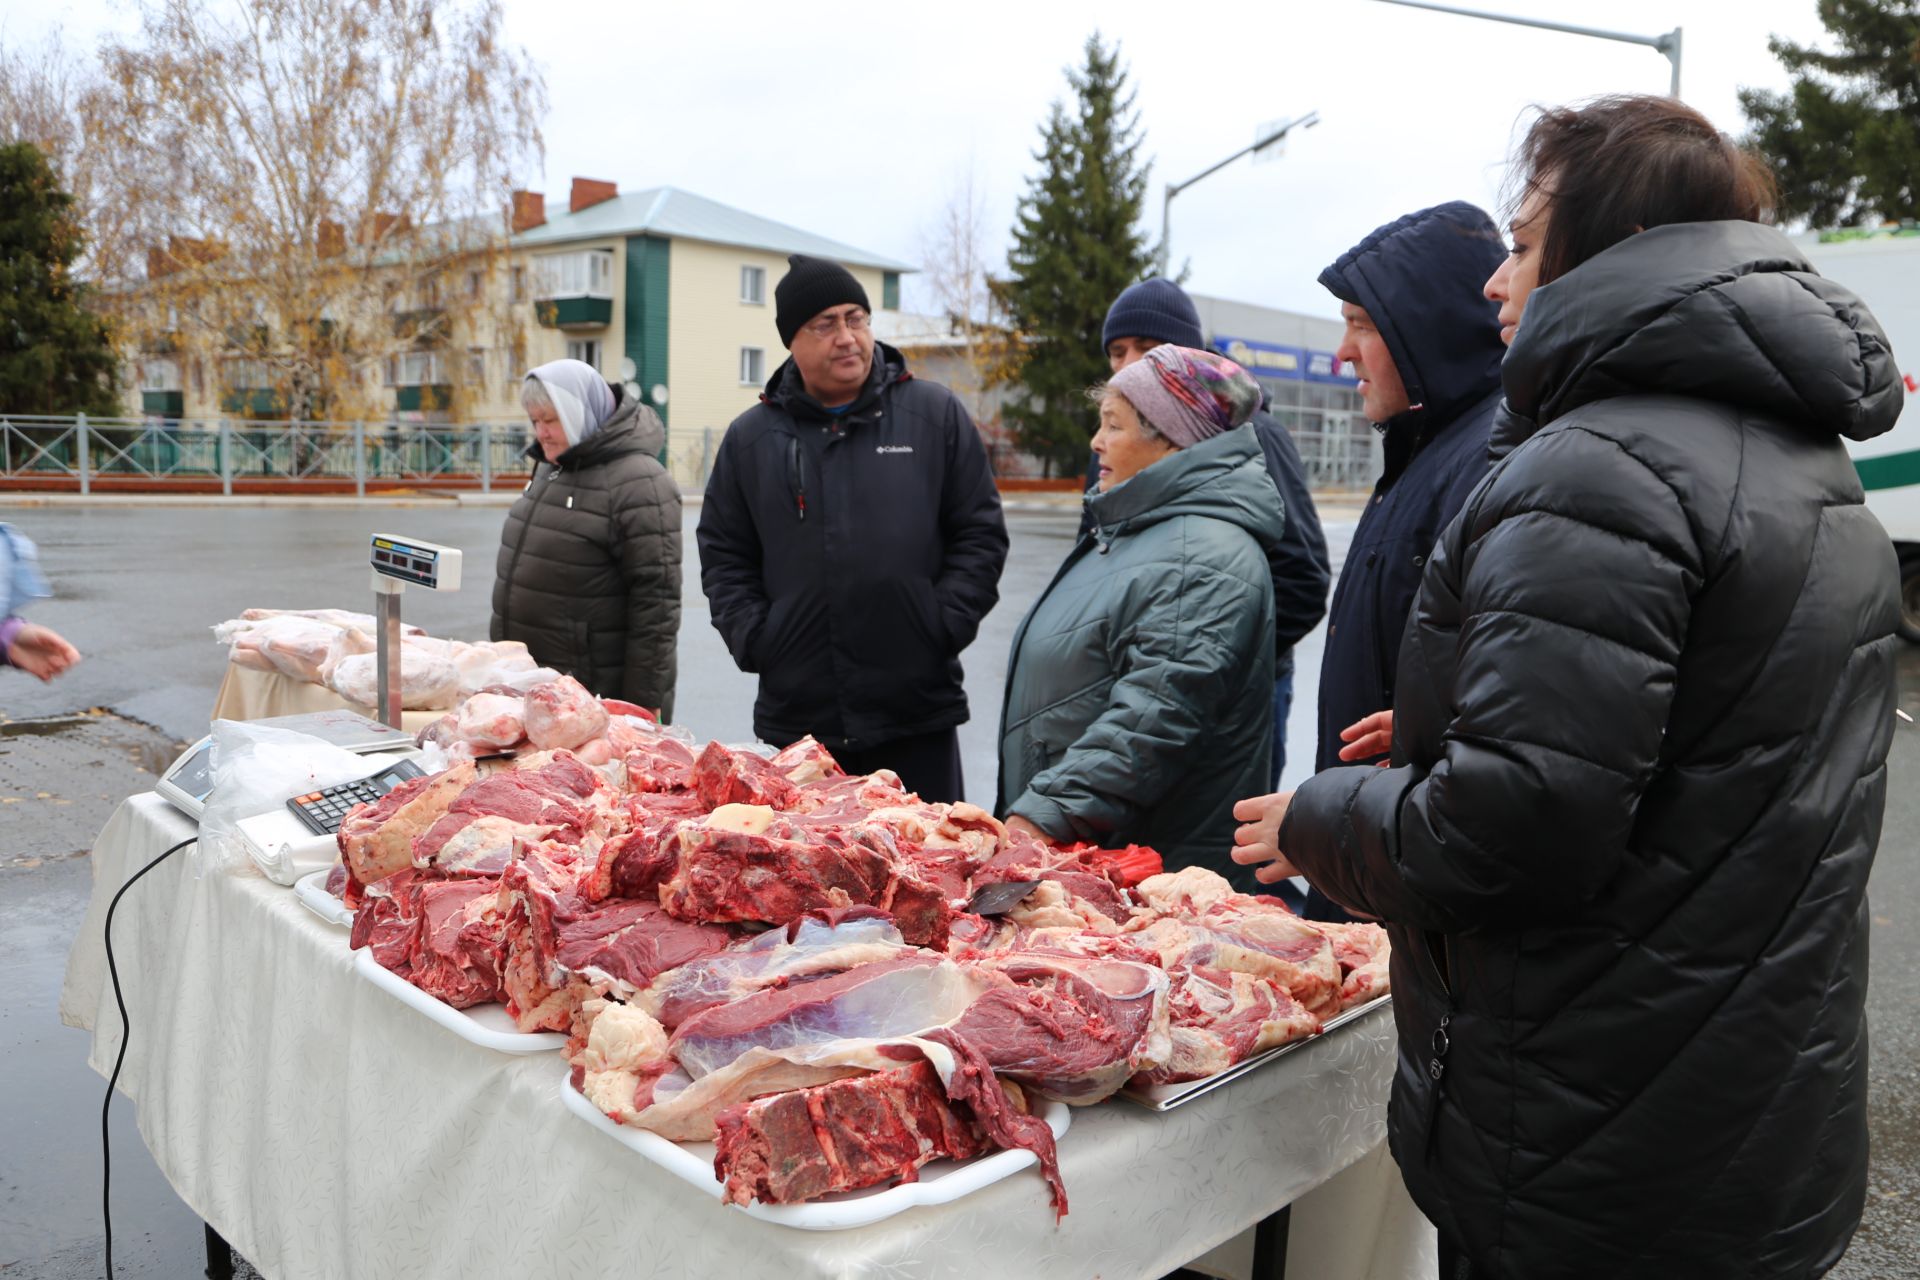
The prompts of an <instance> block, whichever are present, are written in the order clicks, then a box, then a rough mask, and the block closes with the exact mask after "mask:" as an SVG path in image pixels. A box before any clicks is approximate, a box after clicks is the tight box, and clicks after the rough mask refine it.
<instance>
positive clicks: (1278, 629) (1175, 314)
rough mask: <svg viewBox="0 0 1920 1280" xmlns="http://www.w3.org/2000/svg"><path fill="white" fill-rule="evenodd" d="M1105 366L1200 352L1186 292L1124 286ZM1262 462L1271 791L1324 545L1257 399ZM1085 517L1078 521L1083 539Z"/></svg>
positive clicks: (1299, 465)
mask: <svg viewBox="0 0 1920 1280" xmlns="http://www.w3.org/2000/svg"><path fill="white" fill-rule="evenodd" d="M1100 345H1101V347H1102V348H1103V349H1104V350H1105V352H1106V356H1107V364H1108V366H1109V367H1110V368H1111V369H1112V370H1113V372H1115V373H1116V374H1117V373H1119V372H1120V371H1121V370H1122V369H1125V368H1126V367H1127V366H1129V365H1131V364H1133V363H1134V362H1135V361H1137V360H1139V359H1140V358H1141V357H1142V356H1144V355H1146V354H1147V352H1149V351H1151V350H1153V349H1154V348H1155V347H1158V346H1162V345H1168V346H1175V347H1191V348H1193V349H1195V350H1205V349H1206V345H1207V343H1206V336H1205V335H1204V334H1203V333H1202V332H1201V329H1200V313H1199V312H1198V311H1197V310H1195V309H1194V305H1193V299H1191V298H1189V297H1188V296H1187V294H1186V290H1184V289H1182V288H1181V287H1180V286H1179V285H1177V284H1175V283H1174V282H1173V281H1171V280H1161V279H1159V278H1157V277H1156V278H1154V279H1151V280H1142V281H1140V282H1139V283H1138V284H1133V285H1129V286H1127V288H1126V289H1124V290H1122V291H1121V294H1120V296H1119V297H1118V298H1115V299H1114V300H1113V306H1111V307H1109V308H1108V309H1107V322H1106V324H1105V325H1104V326H1103V327H1102V329H1101V333H1100ZM1251 421H1252V422H1253V430H1254V434H1255V435H1256V436H1257V437H1259V440H1260V451H1261V453H1262V454H1264V455H1265V458H1266V463H1267V474H1268V475H1270V476H1272V477H1273V487H1274V488H1275V489H1277V490H1279V491H1280V504H1281V506H1282V507H1284V508H1285V509H1286V518H1287V524H1286V528H1285V530H1283V531H1282V533H1281V536H1280V541H1279V543H1278V544H1277V545H1276V546H1274V547H1272V548H1271V549H1270V550H1269V552H1268V555H1267V564H1268V567H1269V568H1270V569H1271V570H1272V572H1273V623H1274V644H1275V646H1276V650H1277V651H1276V653H1275V662H1274V673H1273V674H1274V681H1273V767H1272V770H1271V772H1272V775H1273V776H1272V783H1273V785H1275V786H1278V785H1279V783H1280V773H1281V770H1282V769H1284V768H1285V767H1286V760H1287V714H1288V712H1289V711H1290V710H1291V709H1292V707H1293V646H1294V645H1296V644H1298V643H1299V642H1300V641H1301V639H1302V638H1303V637H1305V636H1306V634H1307V633H1308V632H1309V631H1312V630H1313V629H1314V627H1316V626H1318V625H1319V623H1320V619H1321V618H1322V617H1324V616H1325V615H1326V612H1327V583H1328V582H1329V581H1330V579H1331V577H1332V575H1331V573H1330V571H1329V568H1328V560H1327V538H1326V535H1325V534H1324V533H1322V532H1321V531H1320V514H1319V512H1318V511H1316V510H1315V509H1314V506H1313V494H1312V493H1311V492H1310V491H1309V490H1308V488H1307V469H1306V465H1305V464H1304V463H1303V462H1301V460H1300V450H1299V448H1298V447H1296V446H1295V445H1294V443H1293V437H1292V436H1290V435H1288V434H1287V429H1286V427H1284V426H1282V425H1281V423H1280V420H1279V419H1278V418H1275V417H1274V416H1273V415H1272V414H1271V413H1268V412H1267V400H1266V396H1265V394H1264V393H1262V396H1261V400H1260V407H1259V408H1258V409H1257V410H1256V411H1255V412H1254V415H1253V417H1252V419H1251ZM1099 465H1100V460H1099V459H1098V458H1095V459H1094V460H1093V466H1092V467H1090V468H1089V469H1088V471H1087V492H1089V493H1092V492H1094V491H1095V488H1096V481H1097V479H1098V474H1097V471H1098V467H1099ZM1089 520H1090V517H1088V516H1084V515H1083V516H1082V517H1081V524H1080V530H1081V532H1082V533H1085V532H1086V531H1087V529H1088V524H1089Z"/></svg>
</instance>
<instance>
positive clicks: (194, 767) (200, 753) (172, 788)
mask: <svg viewBox="0 0 1920 1280" xmlns="http://www.w3.org/2000/svg"><path fill="white" fill-rule="evenodd" d="M251 723H253V724H263V725H267V726H269V727H271V728H275V729H287V730H290V731H291V732H294V733H304V734H307V735H308V736H310V737H314V738H318V739H320V740H321V741H322V742H328V743H332V744H333V745H334V746H336V747H339V748H340V749H341V750H342V751H351V752H353V753H355V754H356V755H364V754H366V753H368V752H373V751H406V750H409V749H411V748H412V746H413V739H412V737H410V736H409V735H407V734H405V733H402V732H401V731H400V730H398V729H394V728H390V727H388V726H387V725H384V724H380V723H379V722H377V721H374V720H369V719H367V718H366V717H365V716H362V715H355V714H354V713H353V712H351V711H310V712H308V713H306V714H304V715H297V716H274V717H272V718H271V719H267V720H255V721H252V722H251ZM153 789H154V790H155V791H157V792H159V793H160V795H161V797H162V798H163V799H165V800H166V801H167V802H168V803H169V804H171V805H172V806H173V807H174V808H176V809H178V810H179V811H180V812H182V813H184V814H186V815H187V816H188V817H189V818H192V819H193V820H194V821H195V822H198V821H199V820H200V817H201V815H202V814H204V813H205V812H206V808H207V795H208V794H209V793H210V792H211V791H212V790H213V735H212V734H208V735H207V736H206V737H204V738H202V739H200V741H198V742H196V743H194V744H193V745H192V746H191V747H188V748H187V749H186V750H185V751H184V752H182V753H181V755H180V758H179V759H178V760H175V761H174V762H173V763H172V764H171V765H169V766H167V771H166V772H165V773H163V774H161V775H160V781H158V782H156V783H155V784H154V786H153Z"/></svg>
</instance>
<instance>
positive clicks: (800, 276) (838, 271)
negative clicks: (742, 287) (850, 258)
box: [773, 253, 873, 347]
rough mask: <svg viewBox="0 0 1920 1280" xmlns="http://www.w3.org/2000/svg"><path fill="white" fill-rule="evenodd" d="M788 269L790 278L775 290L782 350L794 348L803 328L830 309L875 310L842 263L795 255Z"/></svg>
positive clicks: (775, 323) (775, 316)
mask: <svg viewBox="0 0 1920 1280" xmlns="http://www.w3.org/2000/svg"><path fill="white" fill-rule="evenodd" d="M787 267H788V271H787V274H786V275H784V276H782V277H781V278H780V283H779V284H777V285H775V286H773V326H774V328H776V329H778V330H779V331H780V343H781V345H782V346H786V347H791V346H793V335H794V334H796V333H798V332H800V326H801V325H803V324H805V323H806V322H807V321H809V320H811V319H813V318H814V317H815V316H817V315H819V314H820V313H821V312H822V311H825V310H826V309H827V308H828V307H838V306H842V305H844V304H846V303H849V302H857V303H859V304H860V306H861V307H862V308H863V309H864V310H867V311H872V310H873V307H872V306H871V305H870V304H869V303H868V302H867V291H866V290H865V289H862V288H861V287H860V282H859V281H858V280H856V279H854V278H853V272H851V271H849V270H847V269H846V268H845V267H843V266H841V265H840V264H839V263H837V262H829V261H828V260H827V259H825V258H809V257H808V256H807V255H806V254H804V253H795V254H789V255H788V257H787Z"/></svg>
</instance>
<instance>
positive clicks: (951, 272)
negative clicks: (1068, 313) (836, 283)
mask: <svg viewBox="0 0 1920 1280" xmlns="http://www.w3.org/2000/svg"><path fill="white" fill-rule="evenodd" d="M986 212H987V211H986V202H985V200H984V198H983V197H982V196H981V195H980V192H979V189H978V187H977V186H976V185H975V182H974V174H973V170H972V168H971V167H969V168H968V169H967V171H966V172H965V174H963V175H962V176H961V177H959V178H958V179H956V180H955V182H954V185H953V189H952V190H951V191H950V192H949V193H948V196H947V202H946V204H945V205H944V206H943V207H942V208H941V210H940V213H939V215H938V217H937V218H936V219H935V221H934V223H933V225H932V227H931V228H929V229H928V231H927V232H926V233H924V234H923V235H922V237H921V255H920V256H921V264H922V269H923V270H922V276H921V279H920V281H919V284H920V287H921V288H922V289H923V290H924V291H925V293H926V296H927V297H928V298H929V300H930V301H931V303H932V305H933V306H934V307H936V308H937V309H938V310H939V313H940V314H941V315H942V316H944V317H945V318H946V321H947V323H948V325H949V327H950V331H951V333H952V336H954V337H955V338H957V339H958V340H959V347H958V354H959V356H960V359H961V362H962V363H963V364H964V366H965V368H966V371H967V373H968V375H969V376H968V384H967V385H966V386H965V387H955V388H954V390H956V391H958V392H960V394H961V396H962V398H963V399H964V400H965V401H966V402H967V409H968V411H969V412H970V413H972V415H973V419H974V421H975V422H977V423H979V424H981V425H982V426H983V427H990V428H991V429H993V430H995V431H997V429H998V420H999V416H1000V411H999V407H998V405H999V399H1000V397H999V394H998V391H997V389H998V388H999V387H1001V386H1003V385H1004V384H1005V383H1006V382H1007V381H1009V380H1010V375H1011V373H1012V357H1013V354H1014V352H1015V351H1016V349H1017V344H1016V343H1015V342H1014V341H1013V339H1012V336H1011V335H1010V334H1009V332H1008V329H1007V325H1006V324H1005V322H1004V320H1003V319H1001V318H1000V317H999V316H998V315H997V308H996V304H995V301H994V296H993V290H992V287H991V285H992V270H993V258H994V255H993V251H992V245H991V244H990V243H989V242H988V240H987V233H986Z"/></svg>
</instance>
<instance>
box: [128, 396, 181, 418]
mask: <svg viewBox="0 0 1920 1280" xmlns="http://www.w3.org/2000/svg"><path fill="white" fill-rule="evenodd" d="M186 411H187V397H186V395H185V394H184V393H183V392H179V391H142V392H141V393H140V412H141V414H142V415H144V416H145V417H149V418H178V417H181V416H183V415H184V414H185V413H186Z"/></svg>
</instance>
